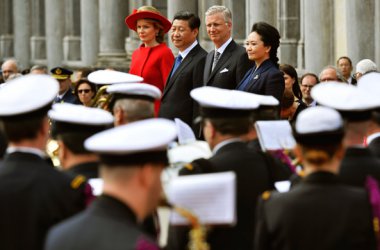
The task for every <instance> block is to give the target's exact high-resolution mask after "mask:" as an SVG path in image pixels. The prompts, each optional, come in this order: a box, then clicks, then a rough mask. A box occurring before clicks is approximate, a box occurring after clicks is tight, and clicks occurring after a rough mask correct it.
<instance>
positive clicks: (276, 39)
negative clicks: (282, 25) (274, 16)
mask: <svg viewBox="0 0 380 250" xmlns="http://www.w3.org/2000/svg"><path fill="white" fill-rule="evenodd" d="M251 32H256V33H257V34H259V35H260V36H261V40H262V41H263V42H264V45H265V46H270V47H271V49H270V53H269V56H270V60H271V61H272V62H274V63H275V64H276V65H277V66H278V61H279V59H278V57H277V49H278V47H279V46H280V38H281V36H280V33H279V32H278V30H277V29H276V28H275V27H273V26H272V25H270V24H268V23H265V22H258V23H255V24H253V26H252V29H251Z"/></svg>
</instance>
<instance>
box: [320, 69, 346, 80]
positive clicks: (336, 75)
mask: <svg viewBox="0 0 380 250" xmlns="http://www.w3.org/2000/svg"><path fill="white" fill-rule="evenodd" d="M319 81H320V82H330V81H337V82H343V83H347V81H346V79H345V78H344V77H343V75H342V72H340V70H339V69H338V68H337V67H334V66H332V65H328V66H326V67H324V68H323V69H322V71H321V73H320V74H319Z"/></svg>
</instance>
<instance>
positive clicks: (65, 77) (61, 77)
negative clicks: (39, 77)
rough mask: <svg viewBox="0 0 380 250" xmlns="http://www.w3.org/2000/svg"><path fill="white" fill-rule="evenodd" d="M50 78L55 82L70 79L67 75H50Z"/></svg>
mask: <svg viewBox="0 0 380 250" xmlns="http://www.w3.org/2000/svg"><path fill="white" fill-rule="evenodd" d="M51 76H52V77H53V78H55V79H57V80H66V79H67V78H69V77H70V76H69V75H51Z"/></svg>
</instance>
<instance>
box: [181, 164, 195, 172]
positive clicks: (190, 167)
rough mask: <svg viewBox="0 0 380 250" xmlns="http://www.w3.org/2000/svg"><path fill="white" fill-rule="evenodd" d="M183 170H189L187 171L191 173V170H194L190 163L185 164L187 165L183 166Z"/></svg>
mask: <svg viewBox="0 0 380 250" xmlns="http://www.w3.org/2000/svg"><path fill="white" fill-rule="evenodd" d="M183 167H184V168H186V169H187V170H189V171H193V169H194V167H193V165H191V163H187V164H185V166H183Z"/></svg>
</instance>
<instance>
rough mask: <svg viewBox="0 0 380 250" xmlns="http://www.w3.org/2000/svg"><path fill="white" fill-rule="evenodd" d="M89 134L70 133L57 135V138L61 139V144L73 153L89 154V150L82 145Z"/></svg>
mask: <svg viewBox="0 0 380 250" xmlns="http://www.w3.org/2000/svg"><path fill="white" fill-rule="evenodd" d="M90 136H91V135H89V134H79V133H71V134H62V135H58V139H60V140H62V142H63V144H65V146H66V147H67V148H68V149H69V150H70V151H71V152H72V153H74V154H89V153H90V152H89V151H88V150H87V149H85V147H84V141H85V140H86V139H87V138H88V137H90Z"/></svg>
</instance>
